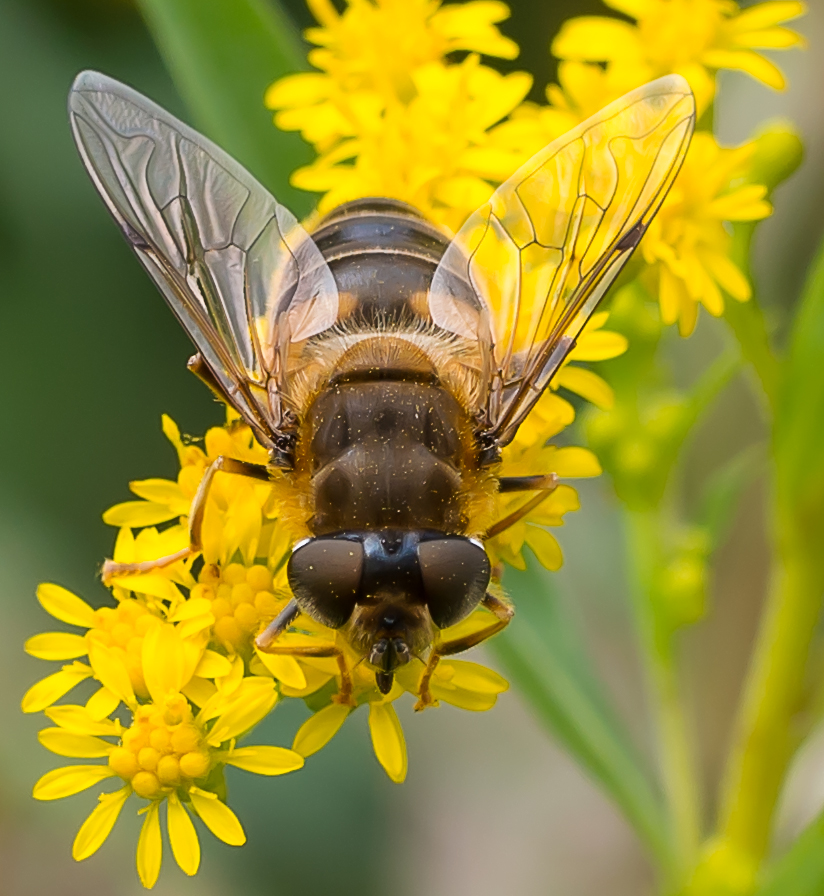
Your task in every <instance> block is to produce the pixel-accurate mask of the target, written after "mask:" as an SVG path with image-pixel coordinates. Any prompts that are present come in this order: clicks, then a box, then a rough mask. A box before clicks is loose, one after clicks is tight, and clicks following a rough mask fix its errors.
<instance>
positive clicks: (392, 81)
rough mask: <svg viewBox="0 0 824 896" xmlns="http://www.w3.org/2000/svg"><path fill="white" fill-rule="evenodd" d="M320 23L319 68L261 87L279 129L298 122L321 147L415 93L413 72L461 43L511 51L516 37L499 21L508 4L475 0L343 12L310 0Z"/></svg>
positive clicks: (316, 39) (493, 52)
mask: <svg viewBox="0 0 824 896" xmlns="http://www.w3.org/2000/svg"><path fill="white" fill-rule="evenodd" d="M308 5H309V8H310V9H311V10H312V12H313V13H314V15H315V18H316V19H317V21H318V22H319V23H320V25H321V27H320V28H310V29H309V30H308V31H307V32H306V38H307V39H308V40H309V41H311V42H312V43H314V44H316V45H317V47H318V49H314V50H312V51H311V52H310V53H309V62H310V63H311V64H312V65H314V66H315V67H316V68H318V69H320V72H311V73H302V74H299V75H289V76H288V77H286V78H282V79H281V80H280V81H278V82H276V83H275V84H273V85H272V86H271V87H270V88H269V90H268V91H267V94H266V105H267V106H268V107H269V108H270V109H279V110H282V111H280V112H278V114H277V116H276V119H275V120H276V123H277V125H278V127H280V128H282V129H283V130H300V131H301V132H302V133H303V136H304V138H305V139H306V140H308V141H309V142H310V143H313V144H315V146H316V147H317V149H318V150H319V151H320V152H326V151H327V150H328V149H330V148H331V146H332V145H333V144H334V143H335V142H336V141H338V140H340V139H341V138H344V137H351V136H355V135H356V134H358V133H359V131H360V124H361V116H362V115H364V114H367V115H380V113H381V112H382V111H383V110H384V109H386V108H387V107H388V106H390V105H392V104H394V103H402V104H406V103H407V102H408V101H409V100H410V99H411V98H412V97H413V96H414V93H415V86H414V84H413V81H412V73H413V72H415V71H416V70H417V69H419V68H421V67H423V66H426V65H428V64H429V63H432V62H442V61H443V60H444V59H445V57H446V56H447V55H448V54H450V53H454V52H456V51H460V50H464V51H470V52H474V53H483V54H484V55H487V56H500V57H503V58H505V59H514V58H515V57H516V56H517V55H518V47H517V45H516V44H515V43H514V42H513V41H511V40H509V39H508V38H506V37H504V36H503V35H502V34H501V33H500V31H498V29H497V28H496V27H495V23H496V22H500V21H502V20H503V19H506V18H508V17H509V10H508V8H507V7H506V5H505V4H503V3H499V2H495V0H493V2H488V0H483V2H472V3H466V4H462V5H460V6H454V5H450V6H446V7H441V4H440V3H439V2H437V0H377V2H372V0H351V2H349V3H348V4H347V7H346V9H345V11H344V13H343V14H342V15H339V14H338V12H337V11H336V10H335V9H334V7H333V6H332V4H331V2H329V0H308Z"/></svg>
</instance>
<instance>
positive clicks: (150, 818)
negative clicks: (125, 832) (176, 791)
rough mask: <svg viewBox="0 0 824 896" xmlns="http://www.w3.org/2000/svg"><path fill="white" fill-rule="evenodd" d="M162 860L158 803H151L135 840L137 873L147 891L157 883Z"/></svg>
mask: <svg viewBox="0 0 824 896" xmlns="http://www.w3.org/2000/svg"><path fill="white" fill-rule="evenodd" d="M162 859H163V841H162V840H161V837H160V803H158V802H151V803H149V808H148V809H147V810H146V815H145V817H144V819H143V827H142V828H141V829H140V837H138V840H137V873H138V874H139V875H140V882H141V883H142V884H143V886H144V887H145V888H146V889H147V890H151V889H152V887H153V886H154V885H155V884H156V883H157V878H158V875H159V874H160V863H161V860H162Z"/></svg>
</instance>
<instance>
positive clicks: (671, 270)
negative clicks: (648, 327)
mask: <svg viewBox="0 0 824 896" xmlns="http://www.w3.org/2000/svg"><path fill="white" fill-rule="evenodd" d="M754 152H755V144H754V143H748V144H746V145H744V146H741V147H738V148H737V149H724V148H722V147H720V146H719V145H718V144H717V143H716V142H715V140H714V138H713V137H712V136H711V135H710V134H706V133H698V134H696V135H695V137H694V138H693V141H692V146H691V147H690V151H689V153H688V154H687V158H686V161H685V163H684V167H683V169H682V171H681V174H680V175H679V177H678V180H677V181H676V182H675V186H674V187H673V189H672V190H671V191H670V193H669V195H668V196H667V198H666V200H665V202H664V205H663V207H662V209H661V211H660V212H659V214H658V216H657V217H656V218H655V220H654V221H653V222H652V225H651V227H650V229H649V231H648V232H647V234H646V236H645V237H644V239H643V241H642V242H641V253H642V255H643V258H644V261H646V262H647V264H648V265H650V268H649V269H648V270H647V271H646V272H645V273H644V275H643V276H644V278H645V279H646V280H647V281H648V283H649V284H650V285H651V287H652V289H653V290H654V291H656V292H657V294H658V296H659V301H660V305H661V317H662V320H663V321H664V323H667V324H670V323H674V322H675V321H678V327H679V330H680V332H681V334H682V335H683V336H688V335H689V334H690V333H691V332H692V331H693V329H694V327H695V323H696V320H697V317H698V305H699V303H700V304H702V305H703V306H704V307H705V308H706V309H707V311H709V312H710V314H713V315H715V316H716V317H717V316H719V315H720V314H722V313H723V311H724V299H723V294H722V290H723V291H724V292H726V293H728V294H729V295H731V296H732V297H733V298H734V299H736V300H737V301H739V302H745V301H747V299H749V298H750V295H751V289H750V284H749V283H748V281H747V278H746V277H745V276H744V274H743V273H742V272H741V270H740V269H739V268H738V267H737V265H736V264H735V263H734V262H733V261H732V260H731V259H730V257H729V251H730V245H731V239H732V238H731V236H730V234H729V233H728V231H727V230H726V229H725V226H724V222H725V221H758V220H760V219H762V218H766V217H767V216H768V215H769V214H771V212H772V206H771V205H770V203H769V202H768V201H767V200H766V198H765V197H766V195H767V188H766V187H765V186H762V185H760V184H745V185H740V184H739V185H736V184H737V182H740V179H741V176H742V175H743V174H744V173H746V171H747V165H748V162H749V161H750V159H751V158H752V156H753V153H754Z"/></svg>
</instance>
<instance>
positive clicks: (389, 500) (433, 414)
mask: <svg viewBox="0 0 824 896" xmlns="http://www.w3.org/2000/svg"><path fill="white" fill-rule="evenodd" d="M465 416H466V415H465V412H464V411H463V410H462V409H461V407H460V405H459V404H458V402H457V401H456V400H455V399H454V398H453V397H452V396H451V395H450V394H449V393H448V392H447V391H445V390H444V389H442V388H441V387H439V386H436V385H434V384H429V383H419V382H404V381H403V380H377V381H368V380H367V381H361V382H346V383H339V384H336V385H334V386H331V387H330V388H328V389H327V390H324V391H323V392H322V393H321V394H320V395H319V396H318V397H317V399H316V400H315V402H314V403H313V405H312V407H311V409H310V411H309V414H308V420H307V424H308V429H309V433H307V435H309V434H310V433H311V456H312V463H313V467H314V475H313V476H312V491H313V498H314V516H313V518H312V520H311V522H310V526H311V528H312V531H313V532H314V533H315V534H316V535H323V534H326V533H330V532H339V531H341V530H344V529H353V528H354V529H383V528H430V529H438V530H440V531H443V532H457V531H460V529H461V525H462V519H461V510H460V506H459V504H460V502H459V493H460V488H461V473H460V454H461V451H462V444H461V441H462V431H464V430H466V429H467V425H466V421H465V419H464V418H465Z"/></svg>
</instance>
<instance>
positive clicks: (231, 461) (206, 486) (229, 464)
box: [102, 456, 271, 584]
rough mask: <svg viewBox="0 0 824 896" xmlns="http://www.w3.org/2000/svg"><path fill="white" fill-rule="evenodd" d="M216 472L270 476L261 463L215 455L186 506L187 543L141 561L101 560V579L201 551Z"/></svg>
mask: <svg viewBox="0 0 824 896" xmlns="http://www.w3.org/2000/svg"><path fill="white" fill-rule="evenodd" d="M217 473H233V474H235V475H236V476H247V477H249V478H251V479H259V480H262V481H264V482H269V481H270V479H271V477H270V475H269V470H268V468H267V467H265V466H264V465H263V464H252V463H249V462H248V461H245V460H236V459H235V458H233V457H223V456H220V457H218V458H216V459H215V460H213V461H212V463H211V464H210V465H209V467H208V469H207V470H206V473H205V474H204V476H203V479H201V480H200V485H199V487H198V490H197V492H196V493H195V496H194V499H193V500H192V506H191V508H190V509H189V546H188V547H186V548H183V550H181V551H176V552H175V553H174V554H168V555H167V556H165V557H158V558H157V559H156V560H144V561H143V562H142V563H115V562H114V561H113V560H106V561H105V562H104V563H103V570H102V575H103V581H104V582H105V583H106V584H109V582H110V581H111V580H112V579H113V578H116V577H118V576H133V575H137V574H139V573H144V572H153V571H154V570H156V569H163V568H164V567H166V566H171V565H172V564H173V563H177V561H178V560H186V559H187V558H188V557H192V556H194V555H195V554H198V553H200V551H201V550H202V548H203V544H202V541H201V534H202V530H203V515H204V513H205V511H206V499H207V498H208V497H209V491H210V489H211V487H212V482H213V481H214V478H215V475H216V474H217Z"/></svg>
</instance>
